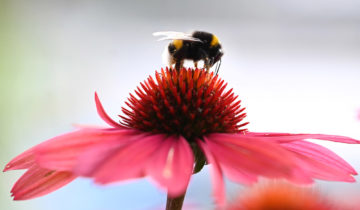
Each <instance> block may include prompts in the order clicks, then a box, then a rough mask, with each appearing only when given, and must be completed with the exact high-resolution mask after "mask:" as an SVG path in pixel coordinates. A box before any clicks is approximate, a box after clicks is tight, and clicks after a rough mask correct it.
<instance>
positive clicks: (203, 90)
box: [4, 69, 359, 205]
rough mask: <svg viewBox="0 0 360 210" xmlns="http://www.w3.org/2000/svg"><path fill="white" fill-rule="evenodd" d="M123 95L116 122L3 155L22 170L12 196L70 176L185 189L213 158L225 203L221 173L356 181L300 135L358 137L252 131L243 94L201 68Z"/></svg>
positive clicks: (31, 194) (31, 193)
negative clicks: (126, 96) (145, 181)
mask: <svg viewBox="0 0 360 210" xmlns="http://www.w3.org/2000/svg"><path fill="white" fill-rule="evenodd" d="M140 85H141V87H142V89H140V88H138V89H137V90H135V93H136V94H137V97H135V96H133V95H132V94H130V98H129V102H127V103H126V104H127V106H128V107H129V109H126V108H123V112H124V114H125V115H124V116H121V117H122V119H123V120H122V122H121V123H117V122H115V121H114V120H112V119H111V118H110V117H109V116H108V115H107V114H106V113H105V111H104V109H103V107H102V105H101V103H100V101H99V99H98V96H97V95H96V94H95V102H96V106H97V111H98V114H99V115H100V117H101V118H102V119H103V120H104V121H105V122H106V123H107V124H108V125H109V126H110V128H91V127H88V128H86V127H84V128H81V129H79V130H77V131H74V132H70V133H67V134H64V135H61V136H57V137H55V138H53V139H50V140H48V141H45V142H44V143H42V144H39V145H37V146H35V147H33V148H31V149H30V150H28V151H26V152H24V153H22V154H21V155H19V156H17V157H16V158H15V159H13V160H12V161H10V162H9V163H8V164H7V165H6V167H5V169H4V171H8V170H13V169H28V170H27V172H26V173H25V174H24V175H23V176H22V177H21V178H20V179H19V180H18V181H17V183H16V184H15V185H14V187H13V189H12V194H13V196H14V199H15V200H23V199H30V198H35V197H38V196H42V195H45V194H47V193H50V192H52V191H54V190H56V189H58V188H59V187H62V186H64V185H65V184H67V183H69V182H70V181H72V180H73V179H74V178H75V177H78V176H81V177H90V178H92V179H93V180H94V181H95V182H96V183H99V184H108V183H112V182H117V181H122V180H127V179H135V178H141V177H145V176H148V177H150V178H151V179H152V180H154V181H155V183H156V184H157V185H158V186H159V187H161V188H163V189H165V190H166V191H167V192H168V194H169V196H171V197H177V196H180V195H182V194H184V193H185V191H186V188H187V186H188V183H189V180H190V177H191V175H192V173H194V172H195V173H196V172H198V171H199V170H201V168H202V167H203V166H204V164H206V163H208V164H211V166H212V181H213V185H214V195H215V198H216V202H217V203H218V205H223V204H224V203H225V193H224V192H225V191H224V181H223V179H224V178H223V177H224V176H227V177H228V178H229V179H231V180H233V181H236V182H239V183H243V184H251V183H254V182H256V181H257V179H258V177H268V178H283V179H287V180H290V181H292V182H296V183H305V184H308V183H312V182H313V179H314V178H317V179H324V180H334V181H345V182H354V181H355V180H354V178H353V176H352V175H356V172H355V170H354V169H353V168H352V167H351V166H350V165H349V164H348V163H347V162H345V161H344V160H343V159H342V158H340V157H339V156H337V155H336V154H335V153H333V152H331V151H330V150H328V149H326V148H324V147H322V146H320V145H317V144H314V143H310V142H307V141H305V139H324V140H329V141H335V142H342V143H349V144H358V143H359V141H357V140H355V139H352V138H348V137H343V136H333V135H320V134H287V133H254V132H247V130H246V129H243V126H245V125H246V124H247V123H241V121H242V120H243V119H244V118H245V116H246V114H245V113H243V111H244V108H241V106H240V101H239V100H237V96H235V95H234V93H233V92H232V89H230V90H228V91H225V88H226V86H227V84H226V83H224V81H223V80H221V79H219V78H218V76H214V75H213V73H208V72H206V71H205V70H199V69H196V70H192V69H188V70H186V69H182V70H181V71H179V72H177V71H170V70H168V69H166V70H165V71H164V70H162V71H161V73H156V75H155V80H154V79H153V78H152V77H151V76H150V77H149V78H148V79H147V80H146V81H145V82H144V83H141V84H140Z"/></svg>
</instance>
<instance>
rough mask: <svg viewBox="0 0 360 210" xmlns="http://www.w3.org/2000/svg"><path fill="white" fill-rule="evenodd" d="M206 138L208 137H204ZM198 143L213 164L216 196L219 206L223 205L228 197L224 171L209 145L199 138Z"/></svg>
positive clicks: (208, 160)
mask: <svg viewBox="0 0 360 210" xmlns="http://www.w3.org/2000/svg"><path fill="white" fill-rule="evenodd" d="M204 139H205V140H206V137H204ZM197 143H198V145H199V146H200V148H201V149H202V151H203V152H204V154H205V156H206V159H207V162H208V163H209V164H212V168H211V172H212V178H211V180H212V183H213V186H214V191H213V193H214V197H215V201H216V203H217V204H218V205H219V207H220V208H221V207H223V206H225V204H226V198H225V186H224V178H223V173H222V171H221V168H220V165H219V162H218V161H217V160H216V158H215V157H214V155H213V154H212V152H211V151H210V149H209V148H208V145H207V144H206V143H205V142H203V141H202V140H199V139H198V140H197Z"/></svg>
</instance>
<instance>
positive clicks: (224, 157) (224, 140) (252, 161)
mask: <svg viewBox="0 0 360 210" xmlns="http://www.w3.org/2000/svg"><path fill="white" fill-rule="evenodd" d="M207 139H208V141H206V143H207V145H208V146H209V149H211V151H212V153H213V154H214V155H215V157H216V158H217V159H218V160H219V162H220V164H221V167H226V168H233V169H237V170H238V171H239V172H242V171H244V172H247V173H250V174H255V175H256V176H259V175H262V176H266V177H272V178H280V177H284V178H290V177H292V175H293V170H294V168H296V164H295V163H294V160H293V158H292V157H293V155H292V154H291V153H290V152H288V151H286V150H285V149H283V148H281V147H280V146H279V145H277V144H274V143H272V142H267V141H262V140H255V139H253V140H252V141H248V140H247V139H245V140H244V139H239V138H237V136H236V135H235V136H234V135H232V134H227V135H222V136H221V138H218V136H217V135H209V136H208V138H207ZM259 145H261V146H259ZM229 170H230V169H229Z"/></svg>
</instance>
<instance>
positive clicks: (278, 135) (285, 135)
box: [238, 132, 360, 144]
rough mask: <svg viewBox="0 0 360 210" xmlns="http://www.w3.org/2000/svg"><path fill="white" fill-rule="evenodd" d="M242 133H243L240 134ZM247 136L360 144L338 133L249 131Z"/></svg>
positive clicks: (278, 139) (265, 138) (286, 140)
mask: <svg viewBox="0 0 360 210" xmlns="http://www.w3.org/2000/svg"><path fill="white" fill-rule="evenodd" d="M238 135H242V134H238ZM245 136H248V137H254V138H262V139H263V140H272V141H279V142H288V141H298V140H304V139H320V140H328V141H334V142H341V143H348V144H360V141H359V140H356V139H353V138H349V137H346V136H337V135H325V134H291V133H266V132H265V133H257V132H247V133H246V134H245Z"/></svg>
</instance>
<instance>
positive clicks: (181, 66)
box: [175, 60, 184, 71]
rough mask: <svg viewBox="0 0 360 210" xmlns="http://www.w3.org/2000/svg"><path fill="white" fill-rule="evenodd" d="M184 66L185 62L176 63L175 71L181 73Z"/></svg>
mask: <svg viewBox="0 0 360 210" xmlns="http://www.w3.org/2000/svg"><path fill="white" fill-rule="evenodd" d="M183 66H184V60H179V61H176V63H175V69H176V70H177V71H180V69H182V68H183Z"/></svg>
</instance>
